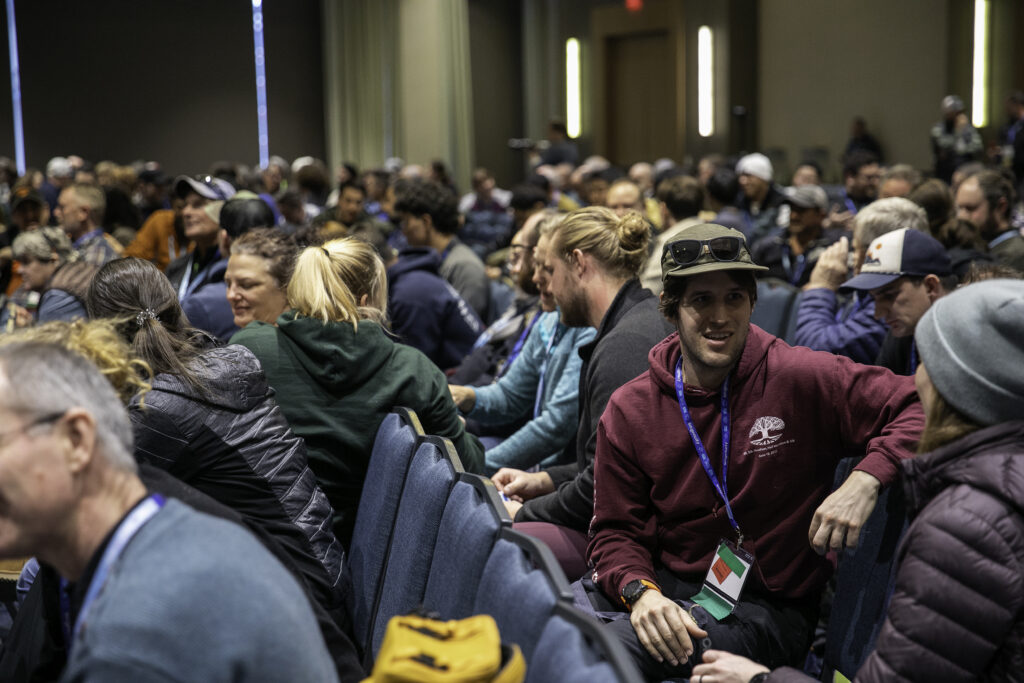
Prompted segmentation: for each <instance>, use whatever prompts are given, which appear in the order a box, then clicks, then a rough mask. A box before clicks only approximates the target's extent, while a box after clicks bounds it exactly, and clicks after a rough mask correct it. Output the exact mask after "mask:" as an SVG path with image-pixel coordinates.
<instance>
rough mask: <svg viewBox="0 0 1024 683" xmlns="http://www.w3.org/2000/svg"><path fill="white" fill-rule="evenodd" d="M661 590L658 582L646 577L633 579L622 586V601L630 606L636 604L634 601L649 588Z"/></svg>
mask: <svg viewBox="0 0 1024 683" xmlns="http://www.w3.org/2000/svg"><path fill="white" fill-rule="evenodd" d="M651 588H653V589H654V590H656V591H658V592H659V593H660V592H661V589H660V588H658V584H656V583H654V582H653V581H648V580H647V579H634V580H632V581H630V582H629V583H627V584H626V585H625V586H623V587H622V596H621V597H622V602H624V603H626V607H629V608H632V607H633V605H635V604H636V601H637V600H639V599H640V596H641V595H643V594H644V593H646V592H647V591H648V590H649V589H651Z"/></svg>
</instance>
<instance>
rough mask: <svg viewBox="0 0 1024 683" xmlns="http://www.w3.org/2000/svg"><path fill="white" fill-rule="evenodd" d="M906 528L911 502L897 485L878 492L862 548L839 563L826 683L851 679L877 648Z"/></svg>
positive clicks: (849, 552) (863, 533)
mask: <svg viewBox="0 0 1024 683" xmlns="http://www.w3.org/2000/svg"><path fill="white" fill-rule="evenodd" d="M844 462H845V461H844ZM906 529H907V511H906V500H905V497H904V494H903V488H902V486H901V485H900V483H899V482H896V483H895V484H894V485H892V486H890V487H888V488H886V489H885V490H883V491H882V492H881V493H879V495H878V502H877V503H876V504H875V509H874V510H873V511H872V513H871V516H870V517H868V521H867V522H866V523H865V524H864V528H863V529H862V530H861V533H860V538H859V539H858V541H857V547H856V548H854V549H853V550H849V549H846V550H844V551H843V554H842V555H841V556H840V558H839V569H838V571H837V573H836V592H835V597H834V598H833V600H832V612H831V613H830V614H829V620H828V629H827V631H826V641H825V663H824V673H825V675H826V676H827V678H823V679H822V680H832V677H833V673H834V672H835V671H838V672H839V673H841V674H843V675H844V676H846V677H847V678H849V679H850V680H852V679H853V677H854V675H855V674H856V673H857V670H858V669H860V667H861V665H862V664H863V663H864V660H865V659H867V656H868V655H869V654H871V651H872V650H874V649H875V640H876V639H877V638H878V632H879V631H880V630H881V629H882V624H883V623H884V622H885V613H886V611H887V610H888V607H889V598H890V597H891V594H892V587H893V585H894V584H895V581H896V569H897V567H896V550H897V549H898V548H899V544H900V540H901V539H902V538H903V533H904V532H905V531H906Z"/></svg>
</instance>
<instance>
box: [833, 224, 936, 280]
mask: <svg viewBox="0 0 1024 683" xmlns="http://www.w3.org/2000/svg"><path fill="white" fill-rule="evenodd" d="M952 272H953V266H952V264H951V263H950V260H949V254H948V253H946V248H945V247H944V246H942V243H941V242H939V241H938V240H937V239H935V238H934V237H932V236H931V235H926V234H925V233H923V232H921V231H920V230H914V229H913V228H903V229H902V230H894V231H892V232H889V233H886V234H884V235H882V236H881V237H879V238H878V239H876V240H875V241H874V242H872V243H871V245H870V246H868V250H867V254H865V256H864V265H863V266H861V269H860V274H859V275H857V276H856V277H854V278H851V279H849V280H847V281H846V282H844V283H843V284H842V285H841V286H840V288H841V289H860V290H869V289H878V288H879V287H884V286H886V285H887V284H889V283H890V282H893V281H894V280H897V279H899V278H901V277H903V276H905V275H912V276H918V277H924V276H925V275H938V276H939V277H942V276H944V275H949V274H950V273H952Z"/></svg>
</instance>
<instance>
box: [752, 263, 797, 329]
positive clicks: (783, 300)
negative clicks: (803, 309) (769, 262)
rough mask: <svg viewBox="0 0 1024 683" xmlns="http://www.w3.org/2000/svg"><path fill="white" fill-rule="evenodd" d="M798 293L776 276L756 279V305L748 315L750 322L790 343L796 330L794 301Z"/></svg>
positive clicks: (794, 288)
mask: <svg viewBox="0 0 1024 683" xmlns="http://www.w3.org/2000/svg"><path fill="white" fill-rule="evenodd" d="M799 295H800V290H799V289H797V288H796V287H794V286H793V285H791V284H789V283H788V282H783V281H782V280H780V279H778V278H774V277H770V278H764V279H761V280H758V281H757V305H756V306H754V312H753V313H752V314H751V315H750V322H752V323H754V324H755V325H757V326H758V327H760V328H761V329H762V330H764V331H765V332H767V333H768V334H773V335H775V336H776V337H779V338H781V339H783V340H785V341H786V342H787V343H792V339H793V332H794V331H795V330H796V302H797V300H798V297H799ZM787 335H788V336H787Z"/></svg>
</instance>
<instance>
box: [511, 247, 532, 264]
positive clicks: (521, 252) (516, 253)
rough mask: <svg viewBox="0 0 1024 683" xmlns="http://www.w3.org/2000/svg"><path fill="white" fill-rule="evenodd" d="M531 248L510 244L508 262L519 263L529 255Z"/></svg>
mask: <svg viewBox="0 0 1024 683" xmlns="http://www.w3.org/2000/svg"><path fill="white" fill-rule="evenodd" d="M532 248H533V247H528V246H526V245H525V244H510V245H509V247H508V262H509V263H519V262H520V261H522V260H523V257H524V256H526V255H527V254H528V253H530V250H531V249H532Z"/></svg>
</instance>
